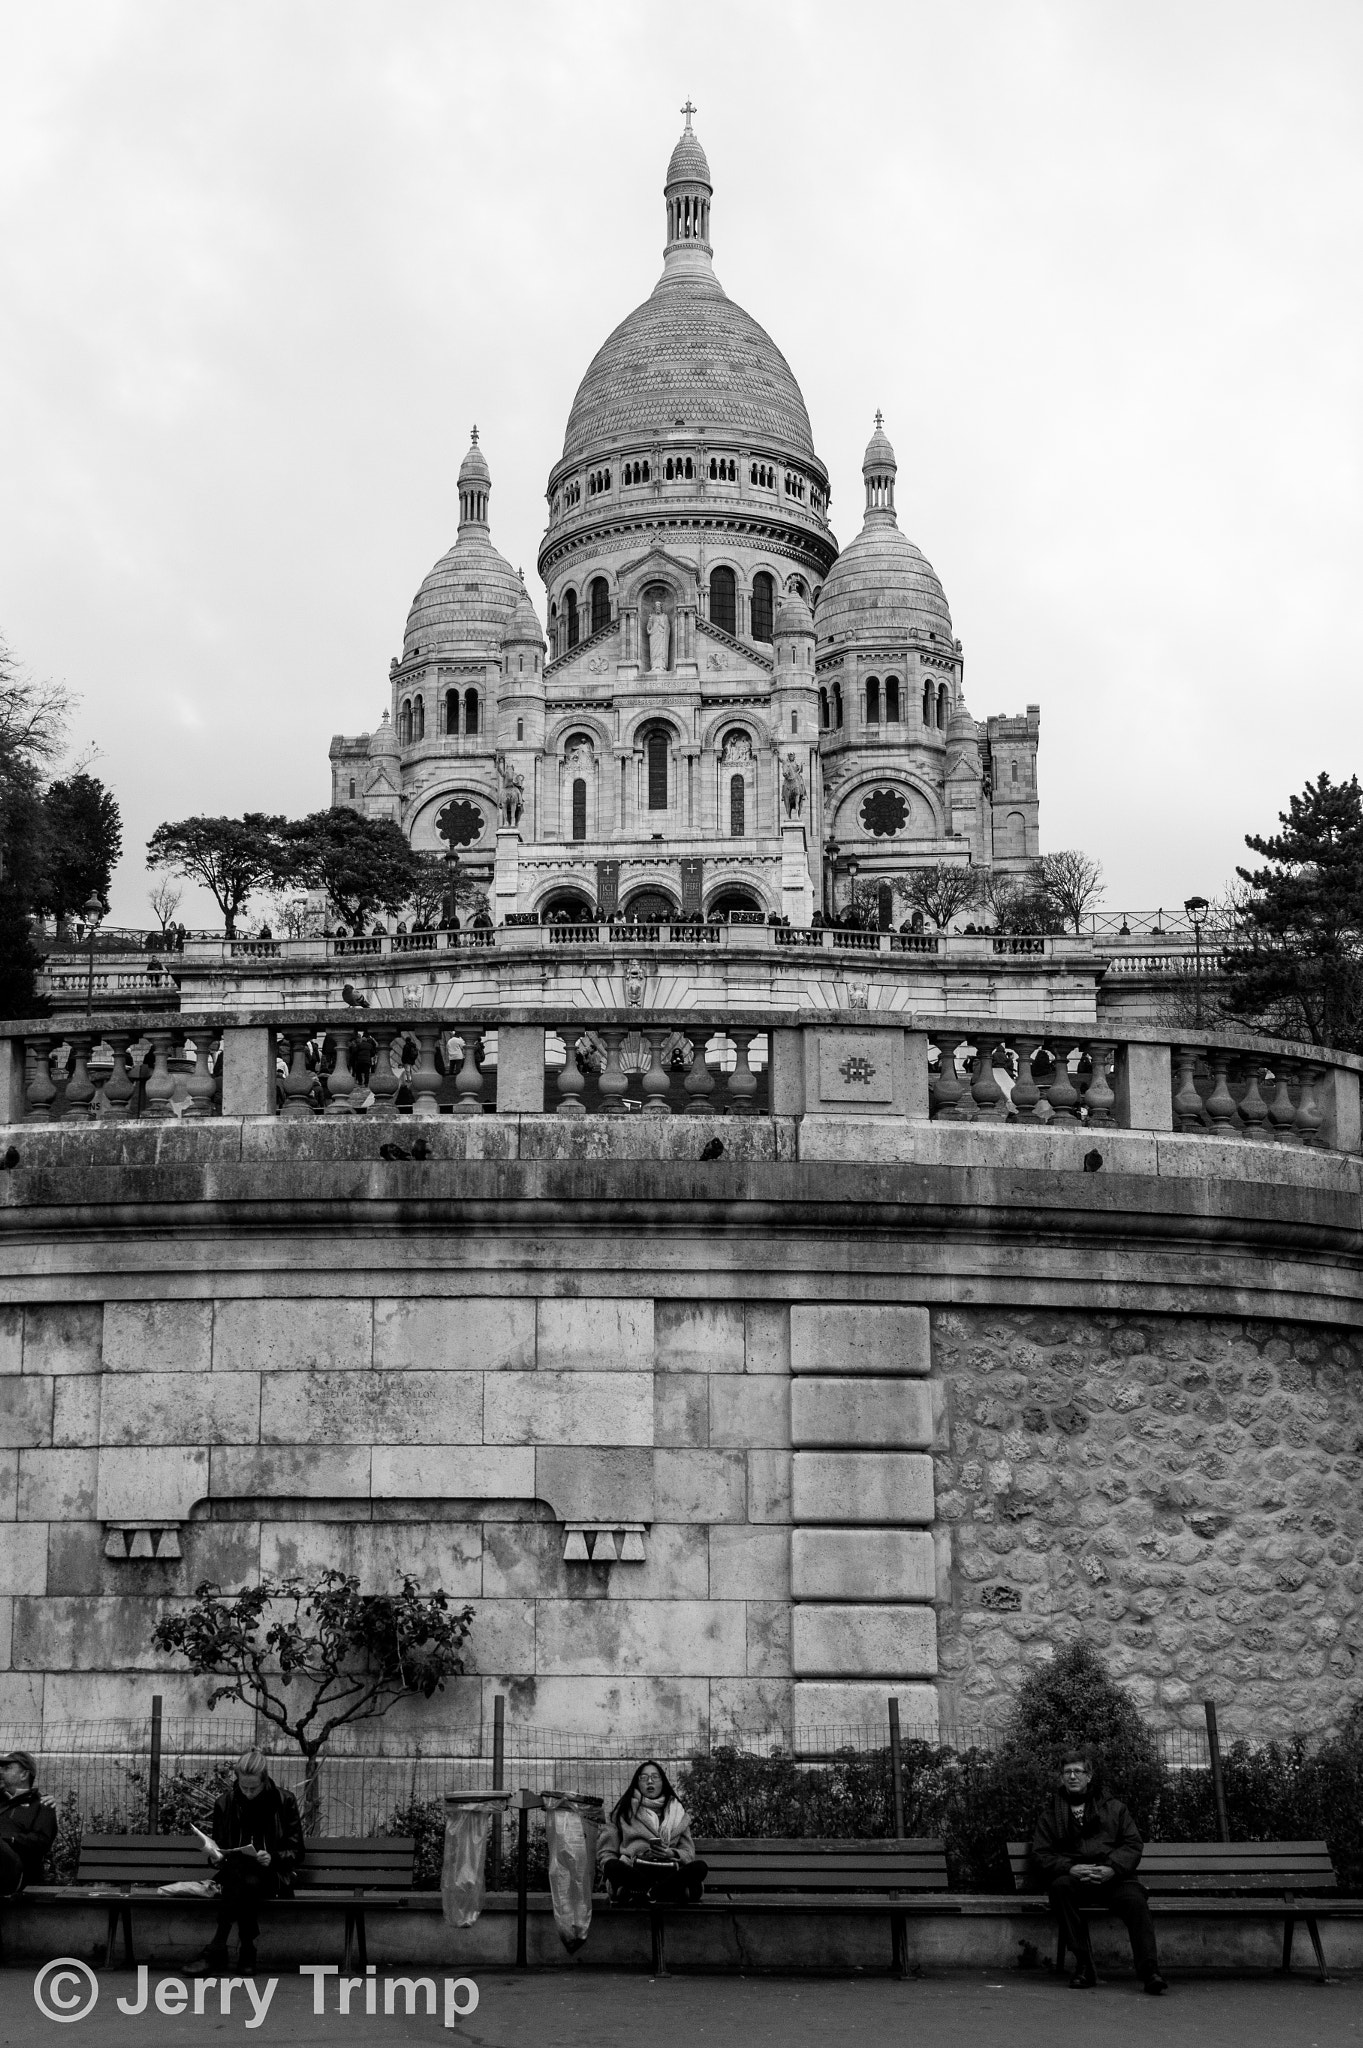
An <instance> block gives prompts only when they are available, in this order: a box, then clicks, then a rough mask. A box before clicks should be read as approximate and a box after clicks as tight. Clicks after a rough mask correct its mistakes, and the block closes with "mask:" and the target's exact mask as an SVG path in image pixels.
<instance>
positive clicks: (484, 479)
mask: <svg viewBox="0 0 1363 2048" xmlns="http://www.w3.org/2000/svg"><path fill="white" fill-rule="evenodd" d="M459 481H460V483H461V484H491V482H492V471H491V470H490V469H489V468H488V466H487V457H486V455H484V453H483V451H482V449H481V448H480V447H479V446H478V429H477V427H475V428H474V430H473V440H472V442H471V444H470V446H469V452H468V454H467V455H466V456H465V457H464V459H463V461H462V462H461V463H460V465H459Z"/></svg>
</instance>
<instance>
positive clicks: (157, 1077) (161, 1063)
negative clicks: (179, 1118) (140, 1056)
mask: <svg viewBox="0 0 1363 2048" xmlns="http://www.w3.org/2000/svg"><path fill="white" fill-rule="evenodd" d="M149 1036H150V1038H151V1058H152V1068H151V1072H150V1073H149V1074H148V1075H147V1078H146V1080H145V1081H144V1082H143V1084H142V1114H143V1116H145V1117H148V1118H150V1119H151V1120H153V1121H155V1122H161V1123H164V1122H165V1120H166V1118H167V1117H169V1116H172V1115H173V1114H174V1112H173V1110H172V1109H171V1106H170V1105H171V1101H172V1098H173V1097H174V1094H175V1076H174V1075H173V1074H172V1073H171V1071H170V1048H171V1034H170V1032H169V1031H153V1032H151V1033H150V1034H149Z"/></svg>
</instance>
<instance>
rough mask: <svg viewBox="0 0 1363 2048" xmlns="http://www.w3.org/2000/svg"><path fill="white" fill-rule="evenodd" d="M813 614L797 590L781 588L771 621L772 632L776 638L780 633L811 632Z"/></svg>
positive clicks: (812, 628)
mask: <svg viewBox="0 0 1363 2048" xmlns="http://www.w3.org/2000/svg"><path fill="white" fill-rule="evenodd" d="M813 631H814V614H813V612H812V611H811V610H810V609H809V606H808V605H807V604H806V603H805V601H804V599H803V597H802V596H801V595H800V593H799V591H798V590H783V591H782V592H781V595H780V596H779V597H778V598H777V600H776V612H775V616H774V618H773V621H772V632H773V634H775V635H776V636H777V637H778V638H779V636H780V635H781V634H782V633H812V632H813Z"/></svg>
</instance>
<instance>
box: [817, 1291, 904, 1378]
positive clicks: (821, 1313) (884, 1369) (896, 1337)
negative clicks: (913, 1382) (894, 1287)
mask: <svg viewBox="0 0 1363 2048" xmlns="http://www.w3.org/2000/svg"><path fill="white" fill-rule="evenodd" d="M930 1367H931V1359H930V1355H929V1341H928V1312H927V1310H926V1309H925V1308H876V1307H867V1306H863V1305H862V1304H860V1303H856V1304H847V1303H834V1304H831V1305H828V1306H825V1305H823V1304H821V1303H812V1302H799V1303H796V1305H795V1306H794V1307H792V1309H791V1311H790V1369H791V1371H792V1372H794V1373H815V1374H819V1373H859V1374H863V1375H866V1376H868V1377H869V1376H875V1375H878V1374H884V1373H926V1372H928V1371H929V1370H930Z"/></svg>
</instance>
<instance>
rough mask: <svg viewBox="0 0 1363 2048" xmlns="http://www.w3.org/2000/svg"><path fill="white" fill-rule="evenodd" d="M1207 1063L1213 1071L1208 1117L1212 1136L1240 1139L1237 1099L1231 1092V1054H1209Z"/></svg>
mask: <svg viewBox="0 0 1363 2048" xmlns="http://www.w3.org/2000/svg"><path fill="white" fill-rule="evenodd" d="M1207 1063H1208V1065H1209V1066H1210V1068H1211V1070H1212V1092H1211V1094H1210V1095H1209V1096H1208V1097H1207V1116H1208V1118H1209V1120H1210V1122H1211V1127H1212V1136H1213V1137H1214V1138H1235V1137H1238V1136H1239V1132H1238V1131H1237V1130H1236V1127H1235V1097H1234V1096H1233V1095H1232V1094H1231V1092H1230V1080H1229V1074H1230V1063H1231V1057H1230V1054H1229V1053H1228V1052H1219V1051H1212V1052H1209V1053H1208V1054H1207Z"/></svg>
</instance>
